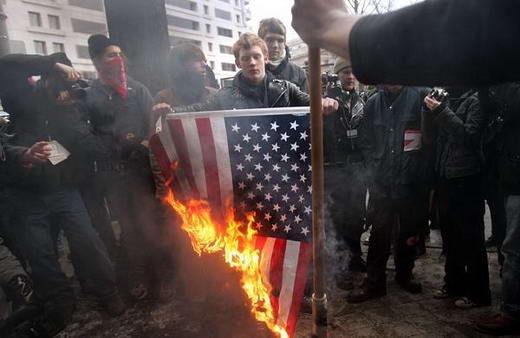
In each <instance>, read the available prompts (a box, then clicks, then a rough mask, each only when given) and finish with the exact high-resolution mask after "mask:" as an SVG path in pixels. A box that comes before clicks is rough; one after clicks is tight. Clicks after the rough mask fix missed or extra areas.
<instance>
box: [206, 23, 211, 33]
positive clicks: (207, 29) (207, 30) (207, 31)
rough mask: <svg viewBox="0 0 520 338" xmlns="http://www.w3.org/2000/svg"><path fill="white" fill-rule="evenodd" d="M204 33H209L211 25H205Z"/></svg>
mask: <svg viewBox="0 0 520 338" xmlns="http://www.w3.org/2000/svg"><path fill="white" fill-rule="evenodd" d="M206 33H211V25H210V24H209V23H207V24H206Z"/></svg>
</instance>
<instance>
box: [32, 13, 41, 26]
mask: <svg viewBox="0 0 520 338" xmlns="http://www.w3.org/2000/svg"><path fill="white" fill-rule="evenodd" d="M29 23H30V25H31V26H33V27H41V26H42V16H41V15H40V13H36V12H29Z"/></svg>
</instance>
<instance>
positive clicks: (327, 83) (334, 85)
mask: <svg viewBox="0 0 520 338" xmlns="http://www.w3.org/2000/svg"><path fill="white" fill-rule="evenodd" d="M321 83H322V86H323V87H325V95H326V96H327V97H331V98H339V97H341V83H340V81H339V76H338V74H334V73H331V72H326V73H322V74H321Z"/></svg>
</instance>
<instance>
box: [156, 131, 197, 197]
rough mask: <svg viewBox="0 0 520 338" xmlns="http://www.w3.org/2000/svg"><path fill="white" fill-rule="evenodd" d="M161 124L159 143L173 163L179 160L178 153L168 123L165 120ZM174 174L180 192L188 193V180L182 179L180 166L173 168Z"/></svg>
mask: <svg viewBox="0 0 520 338" xmlns="http://www.w3.org/2000/svg"><path fill="white" fill-rule="evenodd" d="M162 126H163V128H162V130H161V132H160V133H159V139H160V140H161V144H162V146H163V148H164V151H165V152H166V155H168V159H169V160H170V163H173V162H175V161H178V160H179V155H178V154H177V149H176V148H175V144H174V143H173V139H172V134H171V130H170V125H169V123H167V121H164V123H163V124H162ZM175 175H176V176H177V177H178V178H179V184H180V188H181V190H182V192H181V193H182V194H183V195H184V196H186V195H187V194H188V192H189V191H190V189H189V185H188V181H187V180H186V179H184V175H183V172H182V168H177V169H176V170H175Z"/></svg>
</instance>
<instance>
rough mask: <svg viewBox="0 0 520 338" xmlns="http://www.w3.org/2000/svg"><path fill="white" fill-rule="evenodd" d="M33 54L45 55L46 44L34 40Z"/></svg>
mask: <svg viewBox="0 0 520 338" xmlns="http://www.w3.org/2000/svg"><path fill="white" fill-rule="evenodd" d="M34 52H35V53H36V54H41V55H47V44H46V43H45V41H38V40H34Z"/></svg>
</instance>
